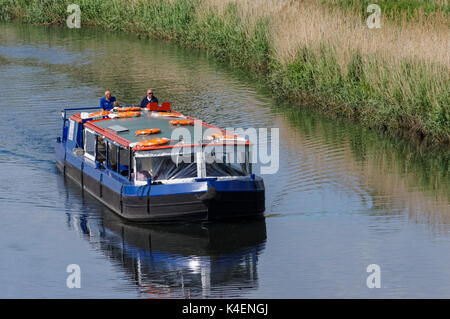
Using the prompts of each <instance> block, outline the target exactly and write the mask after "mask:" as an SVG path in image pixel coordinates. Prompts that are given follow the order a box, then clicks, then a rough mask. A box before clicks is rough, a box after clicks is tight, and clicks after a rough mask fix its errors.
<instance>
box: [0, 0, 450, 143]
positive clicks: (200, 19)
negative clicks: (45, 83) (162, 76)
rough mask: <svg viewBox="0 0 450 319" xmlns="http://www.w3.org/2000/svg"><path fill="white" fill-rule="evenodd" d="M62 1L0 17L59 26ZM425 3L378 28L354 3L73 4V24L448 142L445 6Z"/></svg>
mask: <svg viewBox="0 0 450 319" xmlns="http://www.w3.org/2000/svg"><path fill="white" fill-rule="evenodd" d="M406 2H408V1H403V3H406ZM409 2H410V3H414V6H417V8H419V9H420V1H418V0H411V1H409ZM70 3H71V1H58V2H56V3H55V2H53V1H45V0H39V1H34V2H33V3H29V2H23V1H14V0H4V1H3V5H1V6H0V19H1V20H17V21H21V22H23V23H33V24H65V22H66V18H67V16H68V13H67V12H66V10H67V5H68V4H70ZM429 3H431V4H435V5H436V6H435V7H433V8H431V7H429V6H428V7H427V8H428V9H427V10H428V11H426V13H427V14H424V13H423V12H422V11H421V10H414V7H413V9H412V10H409V11H406V10H405V11H403V12H408V13H407V14H405V18H404V19H396V18H395V17H396V15H395V14H392V12H397V11H395V10H400V11H399V12H401V10H404V9H402V7H398V8H397V7H396V8H394V9H392V8H391V9H389V10H390V11H387V12H391V14H390V16H389V17H390V18H389V17H388V18H386V19H383V20H382V27H381V28H380V29H369V28H368V27H367V26H366V24H365V22H364V19H361V18H362V17H363V14H361V13H360V8H361V5H360V4H358V5H356V2H354V1H343V0H341V1H331V0H330V1H322V3H321V4H318V2H313V1H308V0H306V1H302V2H298V1H282V0H271V1H270V0H267V1H262V0H261V1H259V0H253V1H250V0H242V1H237V2H235V1H218V0H217V1H216V0H215V1H204V0H194V1H189V0H173V1H169V0H159V1H147V0H142V1H137V0H136V1H134V0H130V1H126V0H115V1H99V0H82V1H79V2H78V4H79V5H80V8H81V23H82V26H83V25H92V26H98V27H102V28H105V29H110V30H120V31H127V32H136V33H139V34H141V35H142V36H148V37H149V38H164V39H169V40H175V41H178V42H180V43H182V44H183V45H186V46H191V47H197V48H202V49H206V50H207V52H208V53H210V54H211V55H213V56H215V57H216V58H218V59H220V60H223V61H227V62H228V63H230V64H231V65H233V66H235V67H237V68H241V69H244V70H247V71H249V73H252V74H254V75H255V77H258V78H260V80H261V81H262V82H264V83H265V85H267V87H268V88H269V89H270V90H271V91H272V92H273V94H274V95H276V96H278V97H280V98H282V99H288V100H291V101H298V102H302V103H305V102H308V103H307V104H311V105H314V107H315V108H319V109H320V110H321V111H322V112H324V113H326V114H329V115H333V116H334V115H338V116H344V117H350V118H354V119H355V120H357V121H358V122H360V123H362V124H363V125H364V126H367V127H371V128H372V127H373V128H381V129H383V130H388V131H392V132H407V133H408V134H410V135H411V136H414V137H417V139H418V140H419V141H424V142H425V143H426V144H436V145H442V144H443V145H450V108H449V105H450V95H449V94H450V93H449V92H450V88H449V82H450V81H449V69H450V65H449V64H450V62H449V59H448V53H447V51H448V35H449V33H448V27H449V26H448V11H445V10H443V9H441V7H439V5H440V4H442V3H445V1H439V0H434V1H431V2H429ZM379 5H380V6H381V8H382V9H383V2H380V3H379ZM358 6H360V7H358ZM447 7H448V6H447ZM417 8H416V9H417ZM430 8H431V9H430ZM444 8H445V6H444ZM358 12H359V13H358ZM421 12H422V13H421ZM416 18H420V21H416V20H417V19H416ZM310 102H311V103H310Z"/></svg>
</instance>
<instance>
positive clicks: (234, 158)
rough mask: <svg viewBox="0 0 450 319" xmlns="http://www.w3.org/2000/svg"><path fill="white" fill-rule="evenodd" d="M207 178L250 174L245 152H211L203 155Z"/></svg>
mask: <svg viewBox="0 0 450 319" xmlns="http://www.w3.org/2000/svg"><path fill="white" fill-rule="evenodd" d="M205 161H206V163H205V166H206V176H207V177H217V176H246V175H248V174H250V167H249V162H248V156H246V151H245V150H244V151H237V149H236V148H235V150H234V152H228V153H225V152H217V153H216V152H211V153H206V154H205Z"/></svg>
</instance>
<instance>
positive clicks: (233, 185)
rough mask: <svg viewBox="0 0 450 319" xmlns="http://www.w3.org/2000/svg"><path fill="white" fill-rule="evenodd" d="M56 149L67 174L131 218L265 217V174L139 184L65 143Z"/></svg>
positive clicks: (182, 219)
mask: <svg viewBox="0 0 450 319" xmlns="http://www.w3.org/2000/svg"><path fill="white" fill-rule="evenodd" d="M55 153H56V165H57V167H58V169H59V170H60V171H61V172H62V174H63V175H65V176H67V177H69V178H71V179H72V180H74V181H75V182H76V183H77V184H78V185H79V186H80V187H81V188H82V189H83V190H85V191H87V192H88V193H90V194H91V195H92V196H94V197H95V198H97V199H98V200H99V201H101V202H102V203H103V204H105V205H106V206H107V207H109V208H110V209H111V210H112V211H114V212H115V213H116V214H118V215H119V216H121V217H123V218H125V219H127V220H131V221H138V222H172V221H214V220H230V219H248V218H263V216H264V215H263V213H264V210H265V194H264V193H265V190H264V182H263V180H262V179H261V178H259V177H255V178H254V179H251V178H248V179H247V180H226V181H218V180H210V179H205V180H200V181H196V182H190V183H182V184H164V185H162V184H161V185H150V186H148V185H145V186H135V185H134V184H132V183H131V182H129V181H128V180H125V179H124V178H123V177H121V176H119V175H118V174H117V173H115V172H112V171H110V170H107V169H99V168H97V167H96V166H95V163H92V162H90V161H89V160H87V159H85V158H84V157H83V156H76V155H74V154H73V153H72V152H71V151H69V150H67V151H66V148H65V145H64V143H61V142H57V143H56V144H55Z"/></svg>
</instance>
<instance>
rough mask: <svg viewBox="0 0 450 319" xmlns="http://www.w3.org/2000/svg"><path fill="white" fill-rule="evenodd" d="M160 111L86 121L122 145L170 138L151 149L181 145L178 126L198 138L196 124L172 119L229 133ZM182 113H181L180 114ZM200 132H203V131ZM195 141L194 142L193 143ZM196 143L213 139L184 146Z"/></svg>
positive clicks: (234, 142)
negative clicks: (151, 131) (145, 132)
mask: <svg viewBox="0 0 450 319" xmlns="http://www.w3.org/2000/svg"><path fill="white" fill-rule="evenodd" d="M160 114H161V113H160V112H152V111H147V110H142V111H141V115H140V116H138V117H129V118H113V119H111V118H104V119H95V120H88V121H87V122H86V123H85V126H86V127H87V128H90V129H92V130H94V131H96V132H97V133H99V134H102V135H106V136H107V137H108V138H110V139H112V140H114V141H116V142H118V143H119V144H121V145H122V146H125V147H128V146H130V144H132V143H137V142H140V141H144V140H148V139H156V138H167V139H169V143H167V144H164V145H160V146H155V147H152V148H151V149H160V148H171V147H174V146H175V145H177V146H180V143H179V140H178V139H175V140H172V139H171V138H172V132H173V131H174V130H175V129H177V128H183V129H185V130H188V131H189V133H190V134H191V138H192V139H193V138H196V137H197V136H196V134H195V132H194V130H195V128H194V125H172V124H170V121H172V120H194V121H198V122H196V123H198V124H199V125H201V126H203V129H208V133H210V134H211V133H216V134H224V135H225V134H228V132H226V131H225V130H222V129H220V128H218V127H215V126H212V125H210V124H207V123H204V122H202V121H199V120H197V119H194V118H192V117H189V116H182V117H170V116H161V115H160ZM180 115H181V114H180ZM117 126H119V127H122V128H124V129H125V130H124V131H117V130H115V128H117ZM154 128H157V129H160V130H161V132H160V133H157V134H151V135H136V131H138V130H143V129H154ZM200 134H203V132H201V133H200ZM202 136H203V135H202ZM192 143H193V144H192ZM196 143H211V141H205V140H200V141H194V140H192V141H186V143H185V145H184V146H189V145H197V144H196ZM220 144H227V142H226V141H223V142H221V143H220ZM233 144H247V145H248V144H249V141H248V140H243V141H233Z"/></svg>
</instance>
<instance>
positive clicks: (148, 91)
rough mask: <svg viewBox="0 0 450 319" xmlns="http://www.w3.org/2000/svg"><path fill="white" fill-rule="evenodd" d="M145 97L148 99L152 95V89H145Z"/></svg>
mask: <svg viewBox="0 0 450 319" xmlns="http://www.w3.org/2000/svg"><path fill="white" fill-rule="evenodd" d="M147 97H148V98H150V99H151V98H152V97H153V91H152V89H148V90H147Z"/></svg>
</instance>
